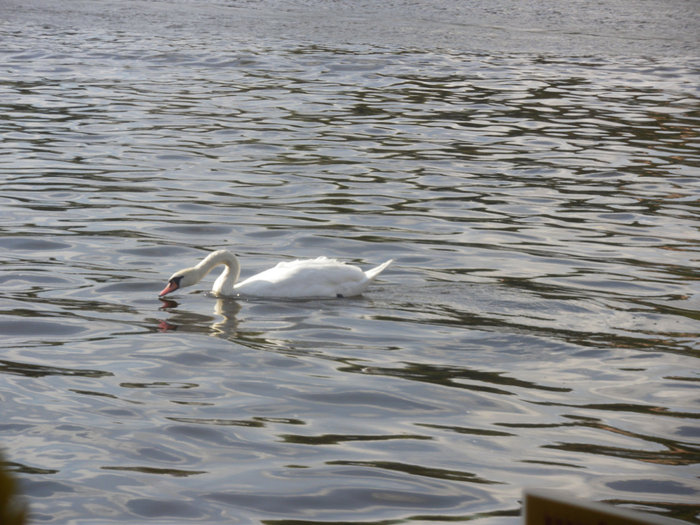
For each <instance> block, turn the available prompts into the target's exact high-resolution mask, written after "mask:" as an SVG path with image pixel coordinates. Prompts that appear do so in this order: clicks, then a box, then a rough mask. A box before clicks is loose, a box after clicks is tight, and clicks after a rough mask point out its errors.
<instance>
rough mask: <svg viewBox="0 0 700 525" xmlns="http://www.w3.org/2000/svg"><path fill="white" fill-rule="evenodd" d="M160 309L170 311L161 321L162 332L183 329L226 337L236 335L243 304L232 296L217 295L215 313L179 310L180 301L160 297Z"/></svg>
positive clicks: (159, 324) (160, 328) (159, 326)
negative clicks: (238, 316)
mask: <svg viewBox="0 0 700 525" xmlns="http://www.w3.org/2000/svg"><path fill="white" fill-rule="evenodd" d="M160 301H161V303H162V304H161V307H160V310H162V311H164V312H168V313H169V314H171V315H170V317H168V319H164V320H161V321H159V323H158V330H159V331H160V332H170V331H173V330H182V331H186V332H200V333H208V334H211V335H215V336H224V337H225V338H229V337H233V336H235V335H236V332H237V329H238V319H237V318H236V316H237V315H238V313H239V312H240V311H241V304H240V303H239V302H238V301H236V300H235V299H232V298H227V297H217V298H216V302H215V303H214V312H213V313H214V315H213V316H212V315H204V314H200V313H196V312H189V311H183V310H178V309H177V307H178V306H179V303H178V302H177V301H173V300H172V299H164V298H162V297H161V298H160Z"/></svg>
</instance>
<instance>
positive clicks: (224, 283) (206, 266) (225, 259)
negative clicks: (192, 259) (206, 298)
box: [194, 250, 241, 295]
mask: <svg viewBox="0 0 700 525" xmlns="http://www.w3.org/2000/svg"><path fill="white" fill-rule="evenodd" d="M222 264H223V265H224V271H223V272H221V275H219V277H217V279H216V281H215V282H214V286H213V287H212V289H211V291H212V292H214V293H217V294H223V295H230V294H232V293H233V285H234V284H236V281H237V280H238V276H239V275H240V273H241V265H240V264H239V263H238V259H237V258H236V256H235V255H233V254H232V253H231V252H229V251H226V250H218V251H216V252H213V253H210V254H209V255H208V256H207V257H206V258H205V259H204V260H203V261H202V262H200V263H199V264H198V265H197V266H195V267H194V269H195V270H196V271H197V272H198V273H199V280H201V279H203V278H204V276H205V275H207V274H208V273H209V272H211V271H212V270H213V269H214V268H216V267H217V266H220V265H222Z"/></svg>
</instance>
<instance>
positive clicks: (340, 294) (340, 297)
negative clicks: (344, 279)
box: [335, 293, 343, 299]
mask: <svg viewBox="0 0 700 525" xmlns="http://www.w3.org/2000/svg"><path fill="white" fill-rule="evenodd" d="M335 296H336V297H337V298H338V299H342V298H343V294H342V293H337V294H335Z"/></svg>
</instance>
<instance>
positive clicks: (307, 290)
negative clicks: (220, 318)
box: [158, 250, 393, 298]
mask: <svg viewBox="0 0 700 525" xmlns="http://www.w3.org/2000/svg"><path fill="white" fill-rule="evenodd" d="M392 262H393V259H389V260H388V261H386V262H384V263H382V264H380V265H379V266H377V267H376V268H372V269H371V270H367V271H366V272H363V271H362V270H361V269H360V268H358V267H357V266H351V265H349V264H345V263H343V262H340V261H337V260H335V259H328V258H327V257H318V258H316V259H305V260H296V261H290V262H281V263H279V264H278V265H277V266H274V267H273V268H270V269H269V270H265V271H264V272H261V273H258V274H256V275H253V276H252V277H249V278H248V279H246V280H244V281H241V282H240V283H238V282H236V281H238V276H239V275H240V271H241V265H240V264H239V262H238V258H237V257H236V256H235V255H234V254H232V253H231V252H229V251H227V250H217V251H215V252H212V253H210V254H209V255H207V256H206V257H205V258H204V259H203V260H202V261H201V262H200V263H199V264H198V265H197V266H193V267H192V268H185V269H184V270H180V271H177V272H175V273H174V274H173V275H172V276H171V277H170V279H168V284H167V285H166V287H165V288H163V291H162V292H160V294H158V296H159V297H163V296H164V295H167V294H169V293H171V292H174V291H175V290H179V289H180V288H185V287H186V286H192V285H193V284H196V283H198V282H199V281H201V280H202V279H203V278H204V277H205V276H206V275H207V274H208V273H209V272H210V271H212V270H213V269H214V268H216V267H217V266H221V265H223V266H224V270H223V272H221V275H219V277H218V278H217V279H216V281H215V282H214V286H213V287H212V289H211V291H212V292H214V293H215V294H216V295H223V296H228V295H239V294H243V295H251V296H256V297H276V298H311V297H351V296H353V295H360V294H361V293H362V292H363V291H364V289H365V288H367V286H368V285H369V283H371V282H372V281H373V280H374V278H375V277H377V275H379V274H380V273H381V272H382V271H383V270H384V269H385V268H386V267H387V266H389V265H390V264H391V263H392Z"/></svg>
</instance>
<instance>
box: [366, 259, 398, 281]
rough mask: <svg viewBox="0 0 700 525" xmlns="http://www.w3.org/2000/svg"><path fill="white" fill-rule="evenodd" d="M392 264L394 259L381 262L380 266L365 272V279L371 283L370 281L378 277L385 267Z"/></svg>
mask: <svg viewBox="0 0 700 525" xmlns="http://www.w3.org/2000/svg"><path fill="white" fill-rule="evenodd" d="M393 262H394V259H389V260H388V261H386V262H383V263H382V264H380V265H379V266H377V267H376V268H372V269H371V270H367V271H366V272H365V275H366V276H367V279H369V280H370V281H371V280H372V279H374V278H375V277H376V276H377V275H379V274H380V273H382V272H383V271H384V270H385V269H386V267H387V266H389V265H390V264H391V263H393Z"/></svg>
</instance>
